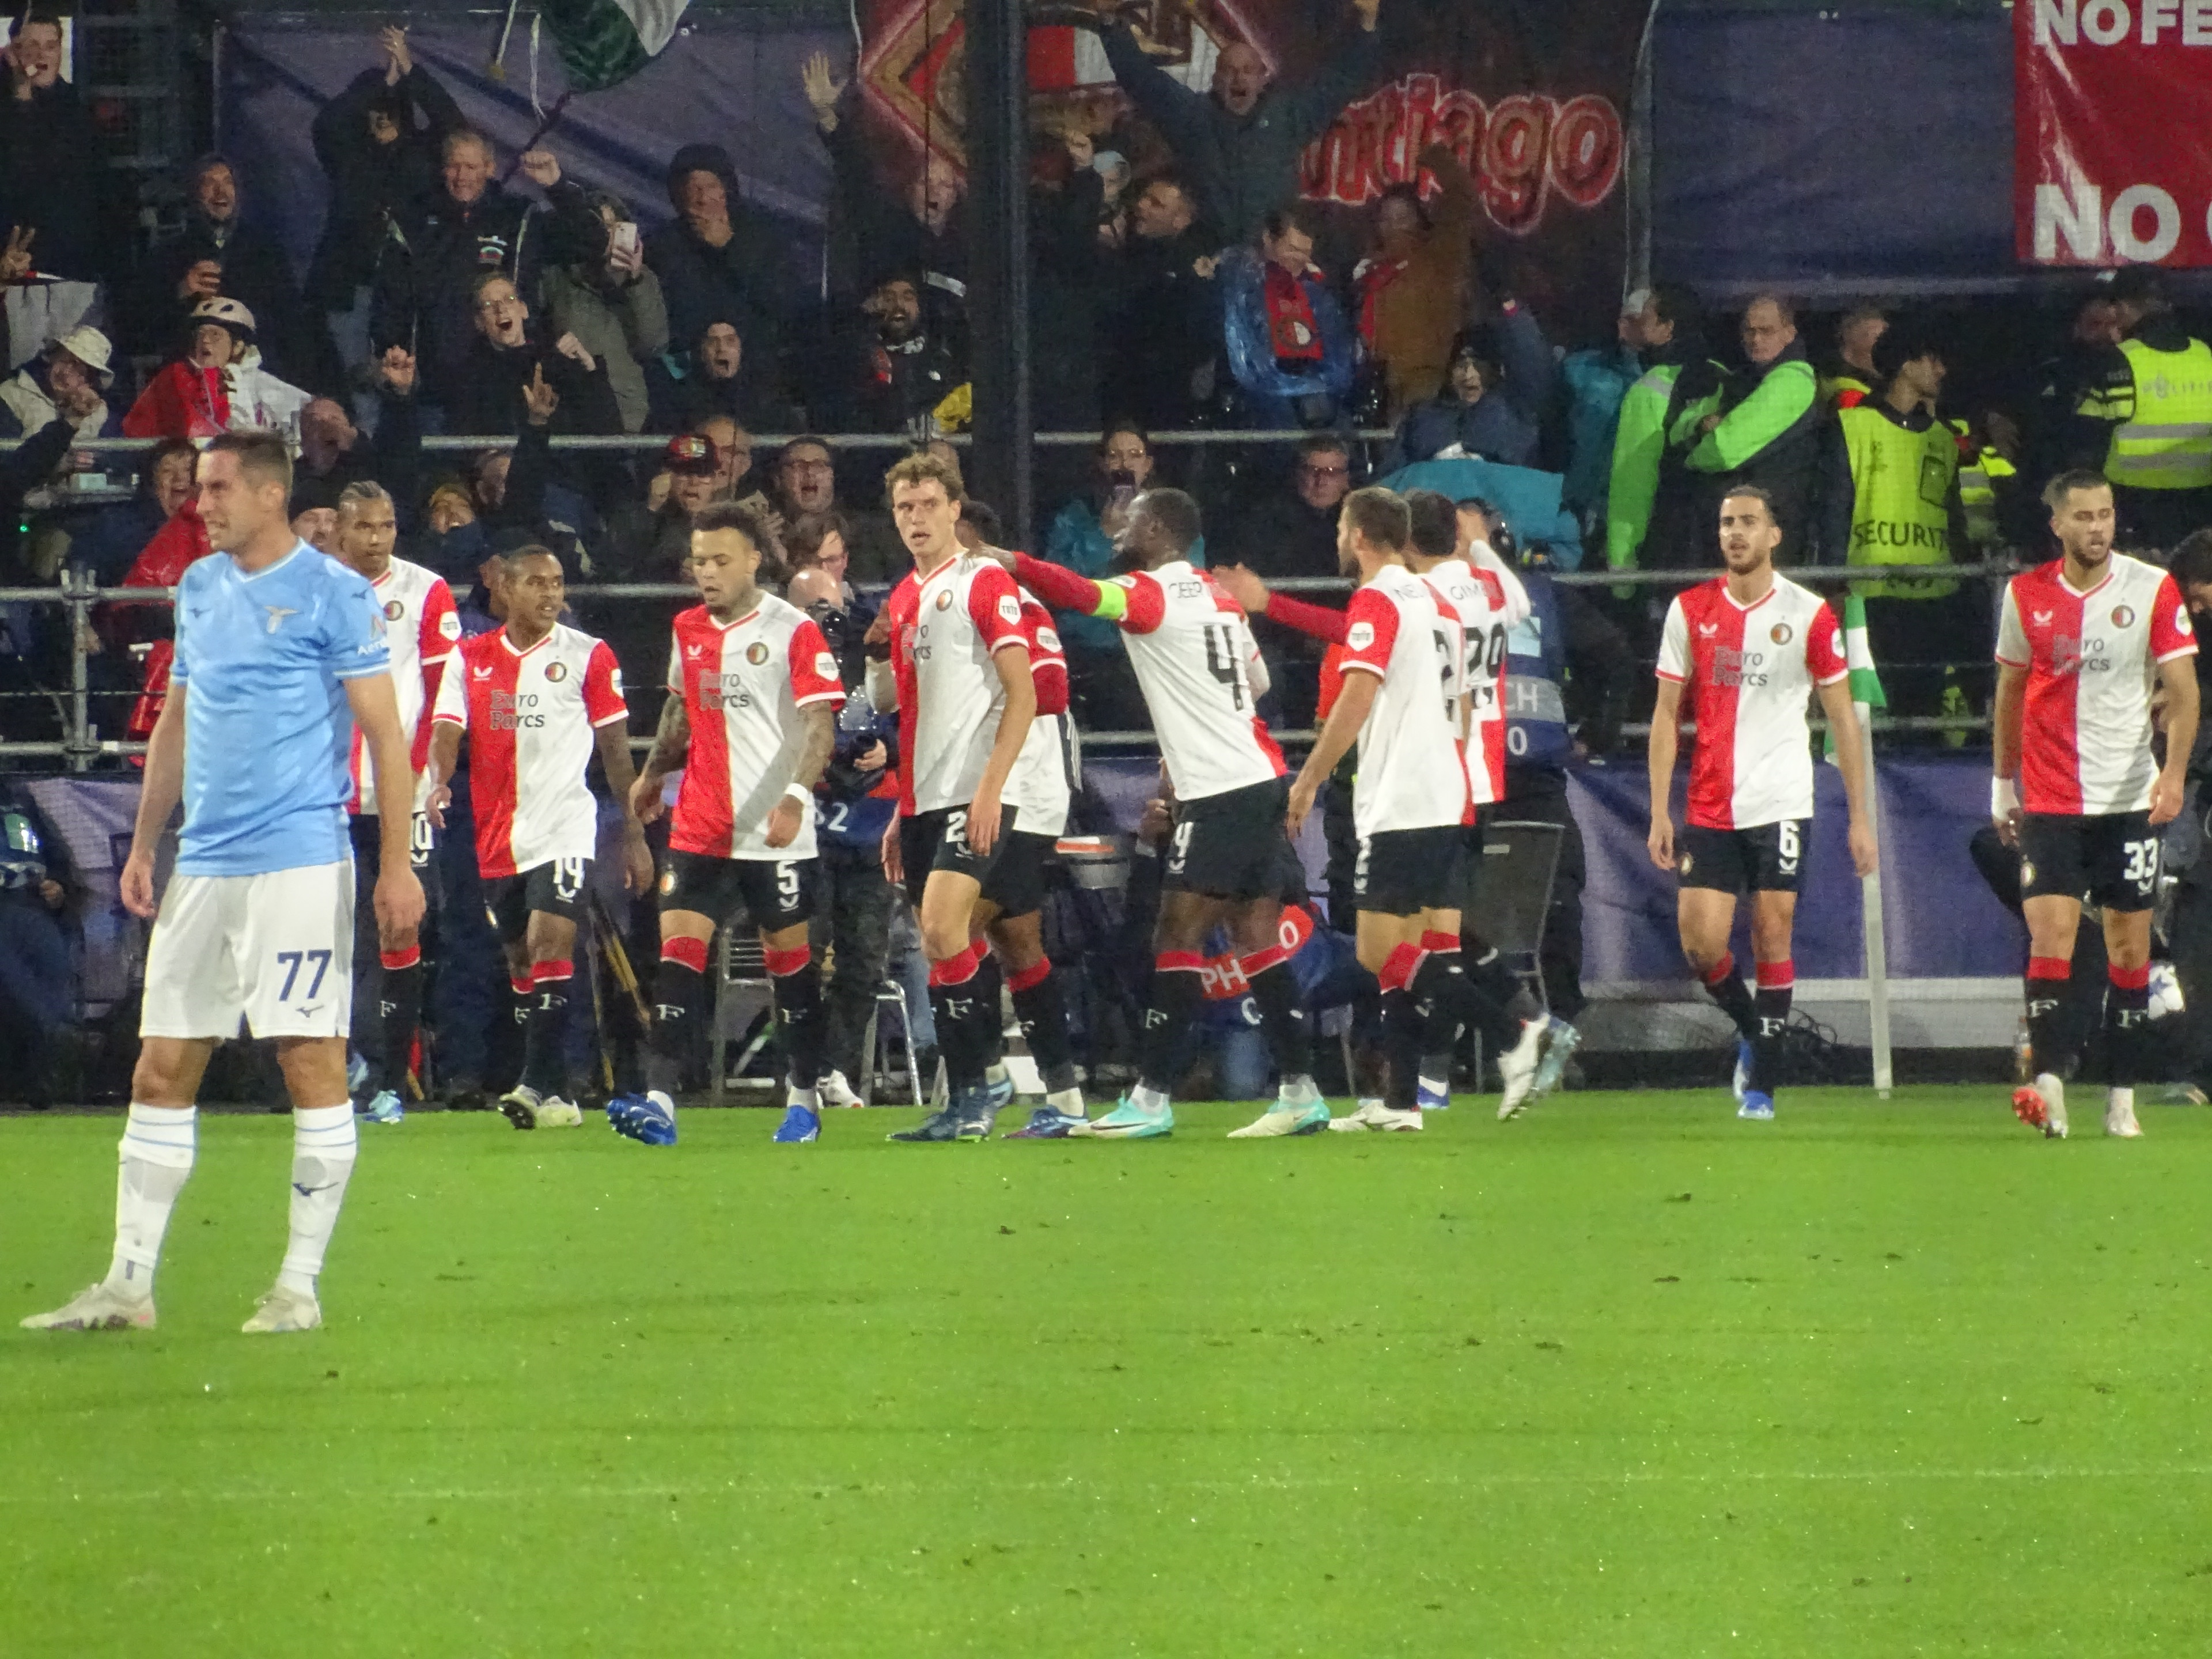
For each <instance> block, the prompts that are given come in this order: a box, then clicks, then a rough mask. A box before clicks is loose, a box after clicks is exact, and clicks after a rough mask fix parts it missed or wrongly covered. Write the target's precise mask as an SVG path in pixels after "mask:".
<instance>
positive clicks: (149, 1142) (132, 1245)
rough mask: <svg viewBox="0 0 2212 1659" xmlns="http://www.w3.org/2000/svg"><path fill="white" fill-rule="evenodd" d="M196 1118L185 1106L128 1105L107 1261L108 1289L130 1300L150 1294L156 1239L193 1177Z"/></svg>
mask: <svg viewBox="0 0 2212 1659" xmlns="http://www.w3.org/2000/svg"><path fill="white" fill-rule="evenodd" d="M197 1118H198V1113H197V1111H196V1110H195V1109H193V1108H192V1107H190V1106H141V1105H138V1104H137V1103H135V1102H134V1103H132V1105H131V1116H130V1119H129V1121H127V1122H126V1123H125V1126H124V1130H123V1140H122V1144H121V1145H120V1146H118V1148H117V1151H118V1152H120V1153H121V1154H122V1168H121V1169H120V1170H119V1171H118V1173H117V1175H116V1177H115V1255H114V1259H113V1260H112V1261H110V1262H109V1264H108V1268H107V1279H106V1284H107V1287H108V1289H110V1290H112V1291H120V1292H121V1293H122V1294H124V1295H125V1296H130V1297H142V1296H151V1295H153V1293H154V1264H155V1262H157V1261H160V1260H161V1235H162V1234H163V1233H165V1232H167V1231H168V1226H169V1212H170V1211H172V1210H173V1209H174V1208H176V1206H177V1194H179V1193H180V1192H182V1191H184V1189H185V1176H189V1175H191V1172H192V1151H193V1146H194V1144H195V1142H196V1140H197V1134H196V1133H195V1129H194V1125H195V1123H196V1122H197Z"/></svg>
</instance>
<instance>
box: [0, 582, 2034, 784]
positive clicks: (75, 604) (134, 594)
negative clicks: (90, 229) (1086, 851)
mask: <svg viewBox="0 0 2212 1659" xmlns="http://www.w3.org/2000/svg"><path fill="white" fill-rule="evenodd" d="M2021 568H2024V567H2023V566H2021V564H2019V563H2018V562H2015V561H2013V560H2010V559H1993V560H1990V561H1988V562H1983V563H1977V564H1944V565H1925V566H1913V567H1911V569H1910V574H1911V575H1912V576H1914V577H1916V578H1919V577H1925V578H1928V579H1929V580H1942V579H1953V580H1988V581H1996V580H2002V579H2004V578H2006V577H2008V576H2010V575H2012V574H2015V573H2016V572H2018V571H2019V570H2021ZM1714 574H1715V573H1714V572H1713V571H1711V570H1642V571H1614V570H1574V571H1567V570H1555V571H1553V572H1551V573H1550V575H1551V580H1553V582H1554V583H1555V584H1557V585H1559V586H1565V587H1613V586H1623V585H1626V586H1635V587H1649V588H1666V587H1686V586H1692V585H1694V584H1696V583H1699V582H1702V581H1707V580H1711V578H1712V576H1713V575H1714ZM1791 574H1793V575H1794V576H1796V578H1797V579H1799V580H1804V581H1806V582H1808V584H1811V585H1814V586H1830V585H1836V586H1840V585H1841V584H1842V583H1844V581H1846V580H1851V579H1853V578H1854V577H1855V576H1856V575H1857V574H1859V573H1857V572H1854V571H1851V570H1849V569H1847V568H1843V567H1837V566H1826V565H1822V566H1814V567H1809V568H1799V569H1797V570H1796V571H1794V572H1792V573H1791ZM1897 574H1899V573H1898V571H1897V570H1895V569H1891V568H1883V569H1881V570H1880V571H1878V572H1876V571H1873V570H1871V569H1869V571H1867V572H1866V573H1865V579H1867V580H1881V579H1894V578H1895V577H1896V575H1897ZM1268 585H1269V586H1270V587H1273V588H1275V589H1277V590H1279V591H1281V592H1288V593H1334V592H1346V591H1348V590H1349V589H1350V588H1351V587H1352V582H1351V581H1350V580H1348V579H1346V578H1345V577H1341V576H1303V577H1291V578H1286V579H1285V580H1280V581H1272V582H1270V583H1269V584H1268ZM864 591H872V592H876V593H878V594H879V593H880V592H882V591H883V590H881V589H875V590H864ZM173 592H174V590H173V589H167V588H154V587H100V586H94V585H93V584H92V583H91V582H89V581H88V580H78V576H77V573H76V572H74V571H70V570H66V569H65V570H64V571H63V572H62V573H61V580H60V582H59V584H58V586H53V587H7V588H0V605H55V606H60V607H64V609H66V611H68V613H69V615H68V623H67V626H68V629H69V636H70V651H69V673H68V683H67V684H65V685H63V686H58V687H33V688H29V689H27V690H21V691H16V692H14V693H11V694H0V738H4V734H5V726H6V725H7V724H8V723H9V722H7V721H6V710H7V708H8V707H9V703H10V702H22V701H24V700H27V699H33V700H40V701H44V702H48V703H49V704H52V705H53V706H56V707H57V708H58V709H59V710H60V712H61V714H62V720H61V722H60V723H61V726H62V735H61V737H60V738H58V739H47V740H33V741H14V740H0V757H16V758H21V759H45V760H58V761H60V762H62V763H64V765H65V766H66V767H67V769H69V770H70V771H73V772H85V771H89V770H91V769H92V768H93V767H94V764H95V763H99V762H100V761H103V760H116V759H119V758H121V757H128V756H131V755H137V754H143V752H144V751H145V745H144V744H143V743H135V742H127V741H124V740H121V739H118V738H104V737H102V736H100V731H99V723H98V722H96V721H95V720H94V718H93V703H94V699H95V698H102V697H112V698H114V699H116V700H118V701H124V700H126V699H128V698H130V697H135V696H136V695H137V694H136V691H135V690H131V691H127V692H126V691H125V690H113V691H106V690H95V689H94V686H93V684H92V673H91V658H92V655H93V654H94V653H93V652H92V651H91V650H90V649H88V643H87V642H88V640H89V639H90V638H91V637H93V635H92V619H93V609H94V606H96V605H102V604H108V603H114V602H118V601H119V602H123V603H130V604H139V605H143V604H147V603H149V602H155V601H159V600H163V599H169V598H170V597H171V596H172V595H173ZM568 597H569V599H571V600H572V601H582V602H585V603H589V602H590V601H592V600H599V599H612V600H617V601H639V602H651V601H664V602H673V603H675V604H677V605H685V604H689V603H691V602H692V601H694V600H695V599H696V597H697V592H696V589H694V588H692V587H691V586H689V585H687V584H684V583H679V582H609V583H603V584H578V585H576V586H571V587H569V588H568ZM640 683H641V684H645V683H648V682H647V681H644V680H641V681H640ZM1814 726H1815V729H1818V728H1819V726H1820V721H1819V720H1817V719H1815V720H1814ZM1649 729H1650V728H1649V727H1648V726H1644V725H1642V724H1640V723H1631V724H1629V725H1626V726H1623V727H1622V728H1621V730H1622V734H1623V735H1624V736H1626V737H1641V736H1643V735H1644V734H1645V733H1646V732H1648V731H1649ZM1988 729H1989V720H1988V718H1987V717H1986V716H1985V715H1980V714H1958V715H1917V716H1894V715H1889V714H1876V715H1875V718H1874V730H1875V732H1876V733H1877V734H1881V733H1901V732H1985V731H1987V730H1988ZM1275 736H1276V738H1278V739H1279V741H1281V742H1284V743H1286V744H1293V745H1299V744H1310V743H1311V742H1312V741H1313V739H1314V736H1315V733H1314V732H1311V731H1309V730H1299V731H1284V732H1277V733H1275ZM1081 742H1082V744H1083V746H1084V747H1085V749H1086V750H1092V749H1096V750H1132V749H1137V750H1152V749H1155V748H1157V747H1158V740H1157V739H1156V738H1154V736H1153V734H1152V732H1148V731H1136V730H1125V731H1097V732H1083V733H1082V734H1081ZM631 746H632V747H633V748H635V749H637V750H641V751H642V750H644V749H646V748H647V747H648V746H649V739H647V738H634V739H632V744H631Z"/></svg>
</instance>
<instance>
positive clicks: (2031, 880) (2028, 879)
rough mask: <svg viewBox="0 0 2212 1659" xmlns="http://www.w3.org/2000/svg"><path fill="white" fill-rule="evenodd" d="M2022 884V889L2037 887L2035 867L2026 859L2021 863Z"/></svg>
mask: <svg viewBox="0 0 2212 1659" xmlns="http://www.w3.org/2000/svg"><path fill="white" fill-rule="evenodd" d="M2020 884H2021V886H2022V887H2033V886H2034V885H2035V866H2033V865H2032V864H2030V863H2029V862H2028V861H2027V860H2026V859H2022V860H2021V861H2020Z"/></svg>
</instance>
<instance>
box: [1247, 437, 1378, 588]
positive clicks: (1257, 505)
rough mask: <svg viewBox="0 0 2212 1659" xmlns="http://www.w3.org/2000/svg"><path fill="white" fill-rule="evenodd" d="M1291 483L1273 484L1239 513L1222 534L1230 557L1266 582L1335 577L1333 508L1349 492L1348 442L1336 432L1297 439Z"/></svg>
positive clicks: (1349, 461) (1349, 448)
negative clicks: (1280, 486)
mask: <svg viewBox="0 0 2212 1659" xmlns="http://www.w3.org/2000/svg"><path fill="white" fill-rule="evenodd" d="M1289 482H1290V484H1291V488H1290V489H1287V490H1285V489H1272V490H1270V491H1269V492H1268V493H1267V494H1266V495H1263V496H1261V498H1260V499H1259V500H1258V501H1255V502H1254V503H1253V504H1252V505H1251V506H1250V507H1249V508H1248V509H1247V510H1246V511H1245V512H1243V513H1240V514H1238V515H1237V522H1236V524H1235V526H1234V527H1233V528H1232V529H1231V530H1230V531H1229V532H1227V533H1226V535H1225V538H1224V539H1225V541H1226V542H1227V544H1228V547H1229V550H1230V552H1231V554H1232V555H1233V558H1232V559H1231V562H1234V563H1237V564H1241V565H1243V566H1244V567H1246V568H1248V569H1249V570H1251V571H1252V572H1253V573H1254V574H1255V575H1258V576H1261V577H1263V578H1265V579H1266V580H1268V581H1278V580H1281V579H1282V578H1284V577H1286V576H1334V575H1335V574H1337V564H1336V516H1337V512H1338V509H1339V508H1340V507H1342V506H1343V504H1344V498H1345V497H1346V495H1350V494H1351V493H1352V447H1351V446H1350V444H1348V443H1347V442H1346V441H1345V440H1344V439H1342V438H1340V437H1339V436H1337V435H1336V434H1334V432H1316V433H1315V434H1314V435H1312V436H1310V437H1309V438H1305V439H1303V440H1301V441H1299V444H1298V447H1297V456H1296V458H1295V459H1294V461H1293V463H1292V465H1291V477H1290V480H1289Z"/></svg>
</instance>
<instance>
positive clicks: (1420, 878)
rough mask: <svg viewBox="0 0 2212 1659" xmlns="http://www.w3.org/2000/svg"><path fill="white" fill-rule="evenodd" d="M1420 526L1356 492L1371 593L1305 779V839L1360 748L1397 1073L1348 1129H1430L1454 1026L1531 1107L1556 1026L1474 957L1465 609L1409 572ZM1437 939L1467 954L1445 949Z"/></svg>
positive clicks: (1355, 603)
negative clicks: (1523, 1007)
mask: <svg viewBox="0 0 2212 1659" xmlns="http://www.w3.org/2000/svg"><path fill="white" fill-rule="evenodd" d="M1412 535H1413V524H1412V518H1411V514H1410V513H1408V512H1407V506H1406V502H1405V499H1404V498H1403V497H1402V496H1401V495H1397V494H1395V492H1393V491H1391V490H1388V489H1376V488H1370V489H1355V490H1354V491H1352V494H1351V495H1347V496H1346V497H1345V501H1344V510H1343V513H1342V516H1341V517H1340V519H1339V520H1338V529H1337V536H1338V544H1337V556H1338V562H1339V564H1340V568H1342V569H1343V572H1344V574H1346V575H1347V576H1351V575H1357V576H1358V579H1359V586H1358V589H1357V591H1355V592H1353V594H1352V603H1351V605H1349V606H1348V607H1346V611H1345V612H1344V647H1345V649H1344V655H1343V657H1342V659H1341V665H1342V667H1343V670H1344V684H1343V689H1342V690H1340V692H1339V693H1338V694H1337V697H1336V702H1335V703H1334V705H1333V706H1332V707H1331V708H1330V709H1329V712H1328V720H1325V721H1324V722H1322V729H1321V732H1320V735H1319V736H1318V738H1316V741H1315V743H1314V747H1313V752H1312V753H1310V755H1308V756H1307V757H1306V763H1305V766H1304V769H1302V770H1301V771H1300V772H1299V774H1298V778H1297V782H1296V783H1295V784H1293V785H1292V786H1291V803H1290V828H1291V833H1292V834H1296V833H1297V828H1298V826H1299V824H1301V823H1304V821H1305V817H1306V814H1307V813H1309V812H1310V811H1312V810H1313V803H1314V797H1315V796H1316V794H1317V793H1319V792H1320V789H1321V786H1322V784H1323V783H1325V782H1326V781H1328V775H1329V774H1330V773H1331V772H1332V771H1333V770H1334V769H1335V767H1336V763H1338V762H1339V761H1340V760H1341V759H1343V758H1344V756H1345V754H1346V751H1348V750H1350V749H1351V747H1352V744H1353V743H1354V742H1355V741H1356V742H1357V743H1358V745H1359V771H1358V777H1357V778H1356V779H1355V780H1354V781H1353V784H1352V825H1353V828H1354V829H1355V830H1356V831H1357V832H1358V837H1359V854H1358V864H1357V866H1355V871H1354V874H1353V878H1352V891H1353V896H1354V899H1355V902H1357V903H1358V933H1357V934H1356V936H1355V944H1356V946H1357V948H1358V953H1359V962H1360V965H1361V966H1362V967H1364V968H1365V969H1367V970H1368V971H1369V972H1370V973H1371V974H1373V975H1375V976H1376V981H1377V983H1379V984H1380V985H1381V987H1382V989H1383V1030H1384V1044H1385V1047H1386V1048H1387V1050H1388V1052H1389V1056H1390V1082H1389V1094H1388V1095H1387V1096H1386V1097H1384V1099H1383V1101H1381V1102H1379V1103H1377V1102H1373V1101H1370V1102H1367V1103H1364V1104H1362V1105H1361V1106H1360V1108H1359V1109H1358V1110H1357V1111H1355V1112H1353V1113H1352V1114H1351V1115H1349V1116H1347V1117H1344V1118H1340V1119H1339V1120H1337V1122H1336V1124H1334V1125H1332V1126H1331V1127H1339V1126H1342V1127H1347V1128H1349V1127H1353V1126H1357V1127H1358V1128H1359V1129H1379V1130H1384V1131H1389V1132H1405V1131H1418V1130H1419V1128H1420V1127H1421V1112H1420V1103H1419V1071H1420V1060H1421V1054H1422V1052H1423V1049H1424V1048H1425V1043H1426V1042H1429V1041H1432V1040H1433V1039H1434V1037H1435V1035H1436V1033H1437V1030H1440V1029H1441V1030H1450V1029H1451V1028H1452V1027H1453V1026H1455V1025H1459V1024H1472V1025H1474V1026H1476V1027H1477V1028H1478V1029H1479V1030H1482V1031H1484V1032H1485V1034H1486V1035H1487V1036H1490V1037H1491V1039H1492V1042H1494V1043H1495V1044H1496V1046H1497V1050H1498V1073H1499V1075H1500V1076H1501V1077H1502V1078H1503V1079H1504V1084H1505V1092H1506V1099H1507V1102H1508V1103H1509V1104H1510V1105H1511V1106H1513V1107H1515V1108H1516V1109H1517V1107H1518V1104H1519V1103H1520V1101H1522V1099H1525V1098H1526V1097H1527V1096H1528V1091H1529V1090H1530V1089H1531V1088H1532V1087H1533V1086H1534V1079H1535V1073H1536V1067H1537V1065H1538V1063H1539V1061H1540V1060H1541V1046H1542V1042H1543V1034H1544V1022H1543V1020H1542V1019H1541V1018H1537V1019H1533V1020H1521V1019H1516V1018H1515V1017H1514V1016H1513V1015H1512V1014H1510V1012H1507V1011H1506V1010H1505V1009H1504V1008H1503V1007H1501V1006H1498V1003H1497V1001H1496V1000H1494V999H1492V998H1491V997H1490V996H1488V995H1486V994H1484V993H1483V992H1482V991H1481V990H1480V988H1478V987H1476V986H1475V985H1474V983H1473V982H1472V981H1469V980H1468V977H1467V975H1465V974H1464V973H1463V972H1462V969H1461V966H1460V963H1459V959H1458V951H1457V948H1456V947H1457V945H1458V938H1459V917H1458V910H1459V906H1460V902H1461V890H1460V886H1459V882H1460V879H1461V872H1462V860H1461V854H1462V851H1463V849H1464V848H1465V845H1466V840H1467V833H1466V826H1467V824H1468V822H1469V818H1470V815H1471V812H1472V803H1471V801H1470V800H1469V798H1468V774H1467V763H1466V757H1465V755H1464V752H1463V750H1462V736H1463V731H1462V723H1461V720H1460V715H1461V712H1462V711H1461V708H1460V698H1461V694H1462V681H1463V678H1464V662H1465V659H1464V657H1463V655H1462V644H1461V639H1460V626H1459V619H1458V617H1457V615H1456V613H1455V612H1454V611H1452V610H1451V609H1450V608H1449V606H1448V605H1445V604H1444V603H1443V601H1442V600H1441V599H1439V598H1438V597H1437V591H1436V589H1435V588H1434V587H1432V586H1430V585H1429V584H1428V583H1427V582H1425V581H1424V580H1422V579H1421V578H1420V577H1419V576H1417V575H1415V574H1413V571H1412V570H1410V569H1409V568H1407V549H1408V546H1409V544H1410V542H1411V538H1412ZM1270 611H1271V614H1272V612H1273V605H1270ZM1293 625H1295V624H1293ZM1431 939H1435V940H1437V943H1438V944H1439V945H1441V944H1442V942H1443V940H1445V939H1449V942H1450V943H1451V945H1452V946H1453V947H1454V948H1453V949H1451V950H1450V951H1444V950H1443V949H1441V948H1438V949H1431V948H1430V945H1429V944H1428V943H1427V941H1429V940H1431ZM1424 1006H1426V1007H1427V1008H1428V1009H1429V1011H1430V1012H1429V1013H1428V1014H1426V1015H1425V1014H1424V1013H1423V1012H1421V1010H1422V1008H1423V1007H1424Z"/></svg>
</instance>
